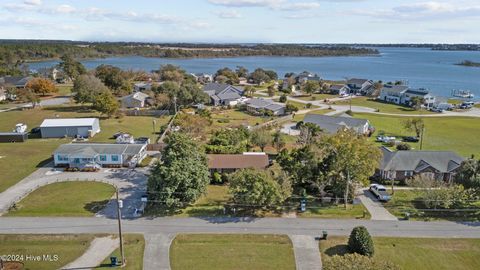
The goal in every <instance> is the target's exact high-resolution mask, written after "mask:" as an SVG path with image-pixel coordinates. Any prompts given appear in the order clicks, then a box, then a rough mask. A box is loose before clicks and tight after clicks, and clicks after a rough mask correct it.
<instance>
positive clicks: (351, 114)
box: [345, 110, 353, 116]
mask: <svg viewBox="0 0 480 270" xmlns="http://www.w3.org/2000/svg"><path fill="white" fill-rule="evenodd" d="M345 113H346V114H348V115H350V116H353V112H352V110H348V111H346V112H345Z"/></svg>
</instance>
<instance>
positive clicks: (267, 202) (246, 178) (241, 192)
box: [229, 169, 290, 208]
mask: <svg viewBox="0 0 480 270" xmlns="http://www.w3.org/2000/svg"><path fill="white" fill-rule="evenodd" d="M229 183H230V185H229V192H230V193H231V194H232V196H233V201H234V202H235V203H236V204H240V205H241V206H247V207H252V208H268V207H272V206H277V205H279V204H281V203H283V202H284V201H285V199H287V198H288V196H290V194H289V193H288V190H287V191H286V190H284V189H282V185H281V184H279V182H278V181H277V180H276V179H274V177H273V176H272V174H270V173H268V172H266V171H261V170H254V169H243V170H239V171H237V172H235V173H234V174H232V175H231V176H230V177H229Z"/></svg>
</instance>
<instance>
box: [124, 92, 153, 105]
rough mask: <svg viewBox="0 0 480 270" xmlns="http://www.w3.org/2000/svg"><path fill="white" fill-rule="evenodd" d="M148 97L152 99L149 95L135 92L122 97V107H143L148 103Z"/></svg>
mask: <svg viewBox="0 0 480 270" xmlns="http://www.w3.org/2000/svg"><path fill="white" fill-rule="evenodd" d="M148 99H150V96H149V95H147V94H145V93H142V92H135V93H133V94H130V95H128V96H124V97H123V98H122V108H143V107H145V106H146V105H148V104H147V102H146V101H147V100H148Z"/></svg>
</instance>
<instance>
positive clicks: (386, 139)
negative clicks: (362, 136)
mask: <svg viewBox="0 0 480 270" xmlns="http://www.w3.org/2000/svg"><path fill="white" fill-rule="evenodd" d="M396 139H397V138H395V137H389V136H377V142H384V143H387V142H391V141H395V140H396Z"/></svg>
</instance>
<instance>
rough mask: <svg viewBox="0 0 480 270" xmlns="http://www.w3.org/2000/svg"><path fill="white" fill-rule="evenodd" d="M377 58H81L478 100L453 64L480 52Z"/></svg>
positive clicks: (394, 51)
mask: <svg viewBox="0 0 480 270" xmlns="http://www.w3.org/2000/svg"><path fill="white" fill-rule="evenodd" d="M379 51H380V53H381V54H380V55H379V56H350V57H257V56H255V57H233V58H201V59H169V58H146V57H137V56H129V57H111V58H104V59H93V60H85V61H82V63H83V64H84V65H85V66H86V67H87V68H95V67H96V66H98V65H101V64H109V65H114V66H117V67H120V68H122V69H134V70H140V69H141V70H146V71H151V70H154V69H158V68H159V67H160V66H161V65H164V64H174V65H178V66H180V67H182V68H183V69H185V70H187V71H188V72H191V73H201V72H204V73H215V71H217V70H218V69H220V68H222V67H230V68H232V69H234V68H235V67H237V66H244V67H246V68H248V69H249V70H251V71H253V70H254V69H255V68H257V67H261V68H265V69H272V70H275V71H276V72H277V73H278V74H279V76H280V77H283V75H284V74H285V73H288V72H297V73H298V72H302V71H304V70H307V71H310V72H314V73H318V74H319V75H320V76H321V77H322V78H324V79H327V80H342V79H345V78H368V79H372V80H382V81H384V82H388V81H396V80H404V81H407V82H408V84H409V85H410V86H412V87H418V88H420V87H423V88H428V89H430V90H432V92H433V93H435V94H436V95H439V96H450V94H451V91H452V89H462V90H470V91H472V93H474V94H475V97H476V98H479V97H480V68H476V67H464V66H458V65H455V64H456V63H459V62H461V61H463V60H471V61H475V62H480V52H469V51H432V50H430V49H425V48H379ZM55 64H57V62H56V61H44V62H35V63H30V64H29V65H30V68H31V69H38V68H41V67H50V66H53V65H55Z"/></svg>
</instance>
